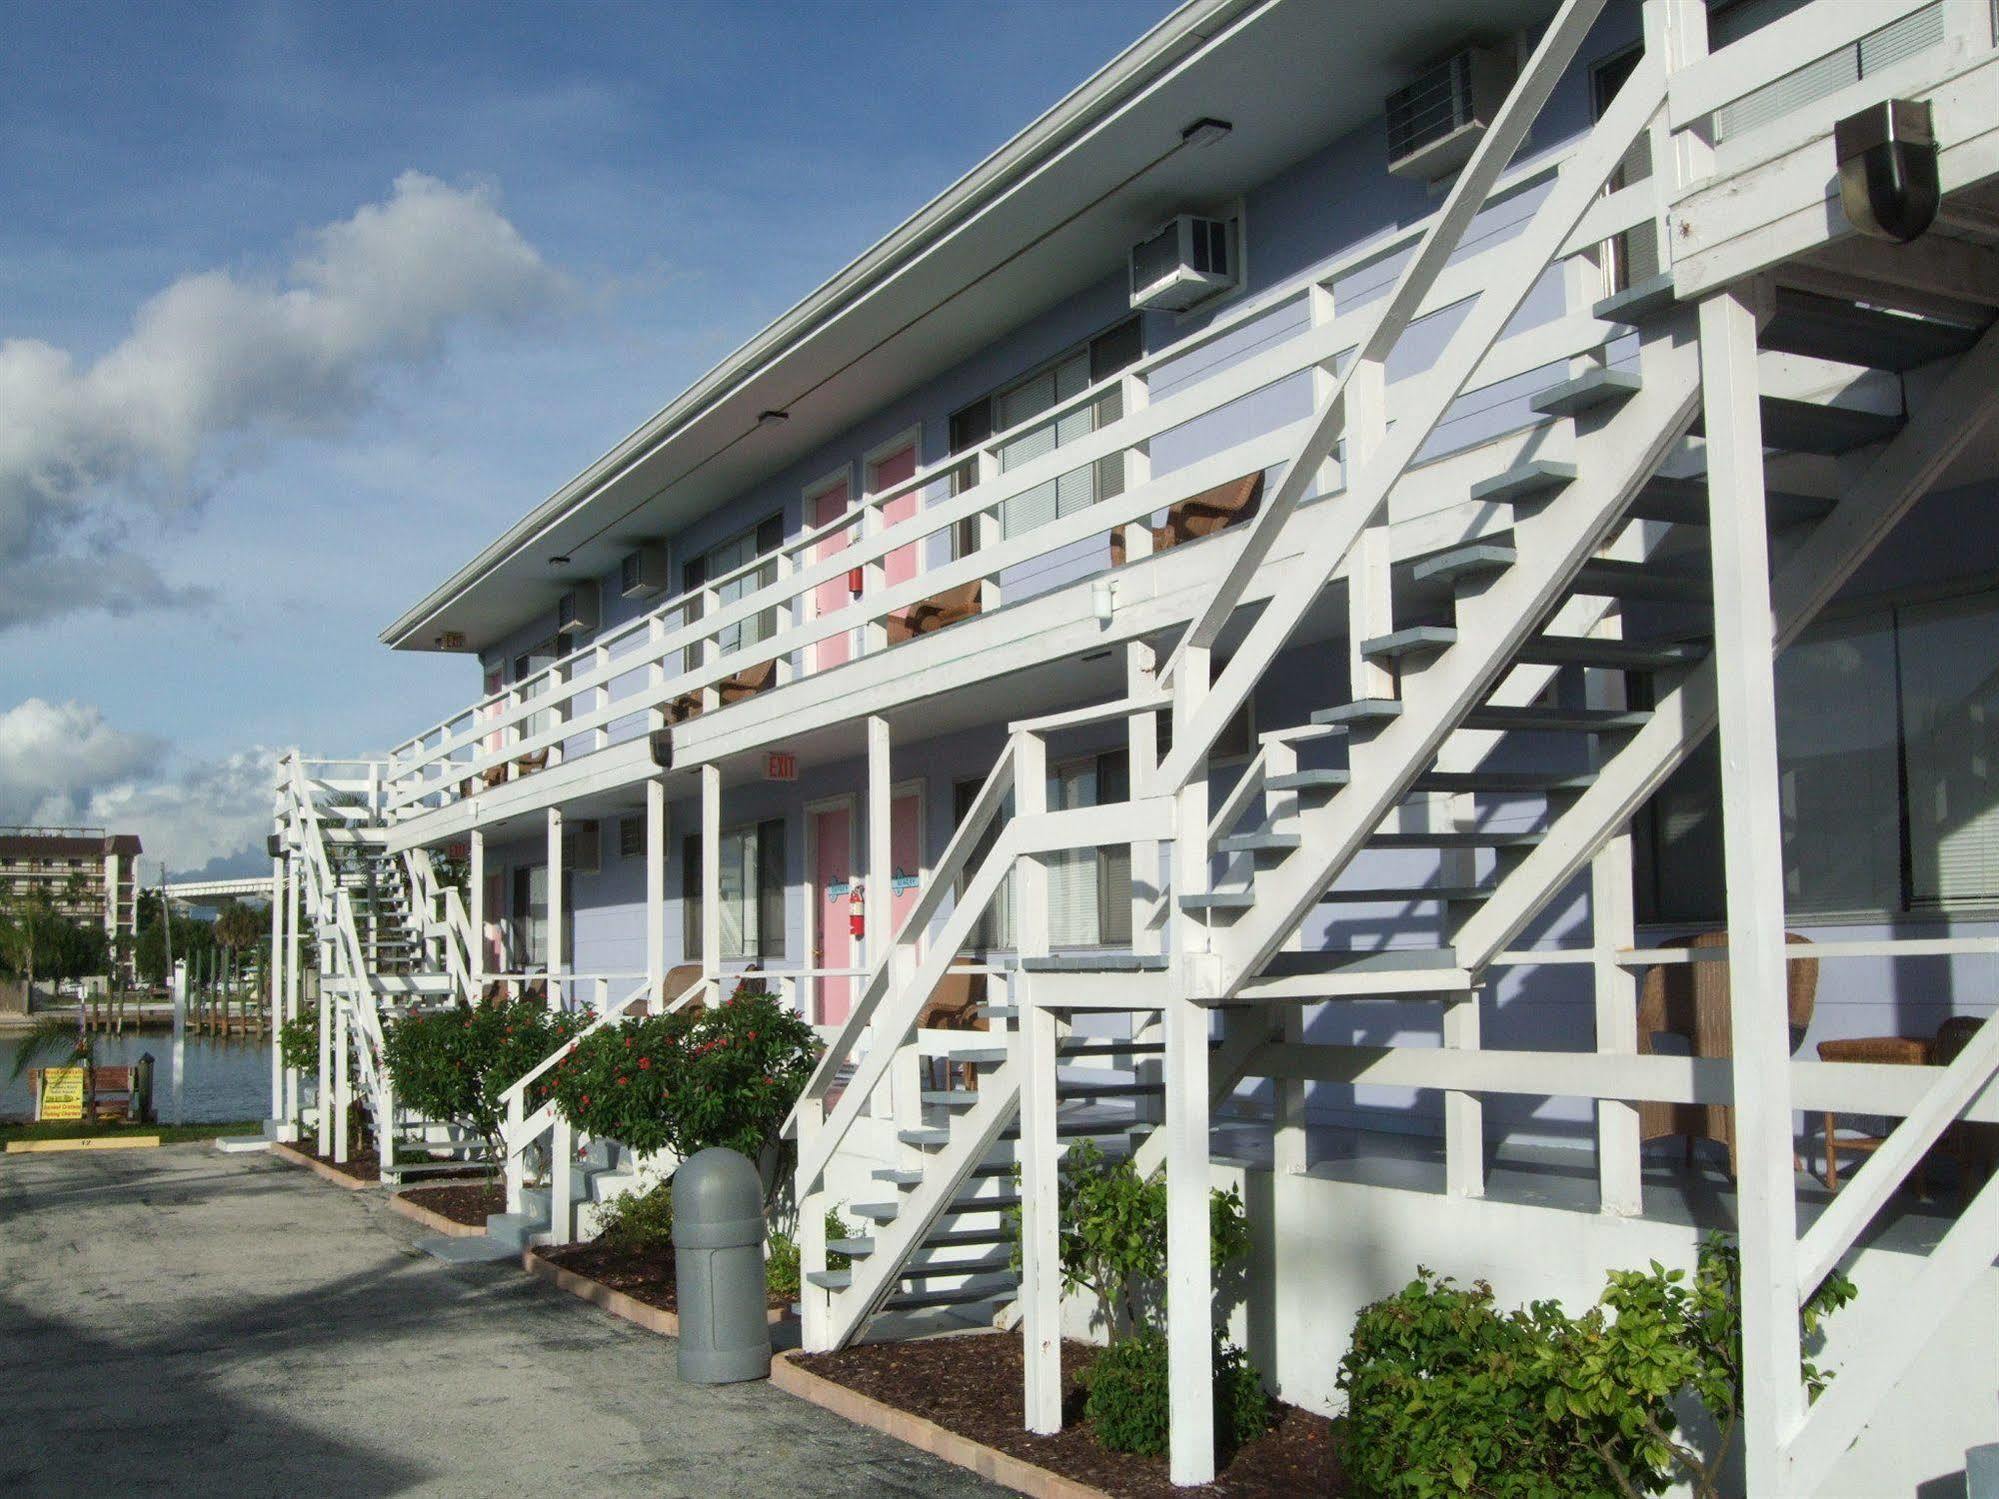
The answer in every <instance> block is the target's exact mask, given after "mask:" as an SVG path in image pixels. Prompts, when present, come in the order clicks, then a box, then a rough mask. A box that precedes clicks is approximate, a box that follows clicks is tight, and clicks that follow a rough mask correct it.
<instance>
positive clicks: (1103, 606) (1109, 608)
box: [1090, 578, 1117, 625]
mask: <svg viewBox="0 0 1999 1499" xmlns="http://www.w3.org/2000/svg"><path fill="white" fill-rule="evenodd" d="M1090 613H1092V614H1094V615H1095V616H1096V617H1097V623H1098V624H1100V625H1107V624H1109V623H1110V622H1111V616H1112V615H1113V614H1115V613H1117V584H1116V582H1115V581H1113V580H1112V579H1110V578H1098V579H1097V580H1096V581H1095V582H1094V583H1092V584H1091V585H1090Z"/></svg>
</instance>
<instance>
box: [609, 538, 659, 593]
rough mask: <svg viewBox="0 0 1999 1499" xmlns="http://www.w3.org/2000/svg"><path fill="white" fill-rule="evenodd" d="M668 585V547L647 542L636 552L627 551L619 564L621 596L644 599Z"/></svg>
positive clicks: (619, 590)
mask: <svg viewBox="0 0 1999 1499" xmlns="http://www.w3.org/2000/svg"><path fill="white" fill-rule="evenodd" d="M665 587H666V548H665V547H663V546H661V545H659V544H658V543H657V542H647V543H646V544H645V545H644V546H642V547H640V548H639V549H638V550H637V551H635V552H627V553H625V560H624V561H623V562H620V563H619V564H618V594H619V596H620V597H621V598H628V599H642V598H647V597H650V596H651V595H652V594H655V593H658V592H659V591H660V590H661V589H663V588H665Z"/></svg>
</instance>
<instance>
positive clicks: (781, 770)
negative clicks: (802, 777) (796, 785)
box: [764, 750, 798, 781]
mask: <svg viewBox="0 0 1999 1499" xmlns="http://www.w3.org/2000/svg"><path fill="white" fill-rule="evenodd" d="M764 779H765V780H766V781H795V780H797V779H798V756H796V755H792V754H787V753H785V752H784V751H782V750H772V751H770V752H769V753H768V754H766V755H765V756H764Z"/></svg>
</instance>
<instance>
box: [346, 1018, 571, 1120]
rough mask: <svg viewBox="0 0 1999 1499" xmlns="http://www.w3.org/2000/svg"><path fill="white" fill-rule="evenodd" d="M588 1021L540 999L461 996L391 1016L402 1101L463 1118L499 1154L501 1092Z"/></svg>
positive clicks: (394, 1075)
mask: <svg viewBox="0 0 1999 1499" xmlns="http://www.w3.org/2000/svg"><path fill="white" fill-rule="evenodd" d="M588 1023H589V1017H588V1016H586V1015H576V1014H570V1013H568V1012H566V1011H560V1010H556V1011H551V1010H550V1009H549V1008H548V1007H547V1006H546V1005H545V1004H544V1003H543V1002H542V1001H541V1000H538V999H513V1000H505V999H502V1000H487V1001H482V1002H481V1003H479V1004H477V1005H466V1004H456V1005H453V1006H451V1007H450V1008H449V1009H444V1010H429V1011H423V1012H420V1013H418V1014H415V1015H410V1016H407V1017H405V1018H404V1019H401V1020H396V1021H391V1022H390V1023H389V1025H388V1027H387V1028H386V1030H385V1032H384V1035H383V1040H384V1042H385V1043H386V1044H385V1048H384V1057H385V1059H386V1061H387V1063H388V1068H389V1080H390V1082H391V1083H393V1084H394V1086H395V1090H396V1102H397V1103H398V1104H401V1105H403V1106H404V1107H407V1108H412V1109H415V1110H417V1111H418V1112H419V1113H422V1114H425V1115H427V1116H429V1117H430V1118H432V1119H442V1120H452V1121H455V1122H456V1123H459V1124H463V1125H465V1126H466V1127H467V1128H468V1129H471V1130H474V1131H476V1132H477V1133H478V1134H480V1135H482V1136H484V1137H485V1140H486V1143H487V1145H488V1147H489V1148H490V1149H491V1150H492V1152H493V1153H494V1154H495V1155H497V1154H498V1149H499V1138H500V1125H501V1122H502V1121H503V1120H504V1118H505V1116H506V1105H505V1104H504V1103H503V1102H502V1101H501V1095H502V1094H503V1093H505V1092H506V1091H507V1089H508V1088H510V1087H512V1086H513V1085H514V1083H515V1082H517V1081H518V1080H519V1079H520V1078H522V1077H524V1076H525V1075H526V1074H527V1073H528V1072H529V1071H530V1070H531V1069H532V1068H533V1067H534V1066H535V1065H536V1064H537V1063H538V1062H540V1061H541V1060H542V1058H544V1057H546V1056H547V1055H548V1054H549V1053H550V1052H552V1051H554V1050H555V1049H556V1048H557V1047H558V1046H560V1045H562V1043H563V1042H565V1041H567V1040H569V1039H570V1038H571V1037H572V1036H574V1035H576V1034H577V1032H579V1031H581V1030H582V1029H583V1027H584V1026H585V1025H587V1024H588Z"/></svg>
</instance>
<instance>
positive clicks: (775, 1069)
mask: <svg viewBox="0 0 1999 1499" xmlns="http://www.w3.org/2000/svg"><path fill="white" fill-rule="evenodd" d="M818 1048H819V1040H818V1037H817V1036H816V1035H815V1034H814V1032H813V1030H812V1027H811V1026H809V1025H807V1024H806V1023H805V1021H804V1020H802V1019H800V1018H799V1016H798V1015H797V1014H796V1013H795V1012H793V1011H792V1009H791V1008H790V1007H789V1006H788V1005H786V1004H785V1003H784V1002H783V1001H782V1000H780V999H779V998H778V997H777V996H776V995H775V994H771V993H769V992H767V991H765V990H762V989H751V988H747V987H744V988H739V989H738V990H737V991H736V993H735V994H734V995H732V996H731V997H730V998H729V999H727V1000H725V1001H724V1002H723V1003H722V1004H720V1005H718V1006H716V1007H715V1008H714V1009H712V1010H706V1011H696V1010H691V1009H690V1010H681V1011H677V1012H675V1013H673V1014H670V1015H655V1016H650V1017H648V1018H646V1019H643V1020H639V1021H634V1022H632V1023H630V1024H627V1025H623V1026H607V1027H605V1028H604V1029H603V1030H600V1031H597V1032H595V1033H593V1034H592V1035H590V1036H588V1037H585V1038H584V1039H583V1041H582V1042H580V1043H579V1044H578V1045H577V1047H576V1048H575V1049H574V1050H573V1051H572V1052H571V1053H570V1054H569V1055H568V1056H567V1057H565V1058H564V1059H563V1060H562V1061H561V1062H559V1063H557V1064H556V1065H555V1067H554V1068H552V1069H551V1070H550V1072H549V1075H548V1079H547V1082H548V1090H549V1096H552V1097H553V1098H554V1099H555V1103H556V1107H557V1108H558V1109H559V1110H560V1111H561V1113H562V1115H563V1117H564V1118H566V1119H568V1120H569V1122H570V1123H571V1124H573V1125H575V1126H576V1127H577V1128H578V1129H580V1130H583V1131H585V1132H586V1133H588V1134H591V1135H594V1136H597V1137H598V1138H601V1139H610V1140H617V1141H620V1142H621V1143H623V1144H625V1145H628V1146H630V1147H631V1148H632V1149H633V1150H635V1151H638V1152H639V1153H640V1154H642V1155H650V1154H652V1153H653V1152H655V1151H660V1150H671V1151H673V1152H674V1153H675V1154H676V1155H678V1156H680V1157H681V1158H683V1159H685V1158H686V1157H688V1156H691V1155H693V1154H694V1153H695V1152H696V1151H697V1150H704V1149H706V1148H707V1147H708V1146H711V1145H722V1146H727V1147H728V1148H729V1149H731V1150H738V1151H741V1152H742V1153H743V1154H744V1155H746V1156H748V1157H749V1158H750V1159H751V1160H753V1161H754V1160H756V1159H757V1158H758V1157H759V1156H760V1155H761V1154H762V1152H763V1150H764V1149H765V1147H766V1146H769V1145H771V1144H773V1143H775V1141H776V1139H777V1132H778V1127H779V1126H780V1125H782V1124H783V1123H784V1117H785V1115H786V1114H787V1113H789V1112H790V1110H791V1105H792V1102H793V1101H794V1100H795V1099H796V1098H797V1097H798V1094H799V1091H800V1090H801V1089H802V1088H803V1087H804V1086H805V1080H806V1078H807V1077H809V1076H810V1075H811V1072H812V1067H813V1064H814V1062H815V1061H816V1060H817V1058H818Z"/></svg>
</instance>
